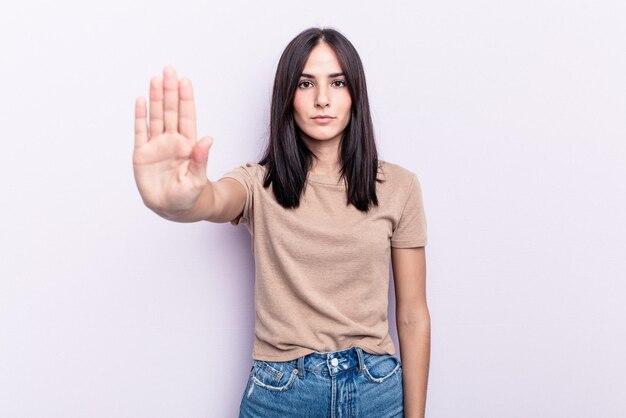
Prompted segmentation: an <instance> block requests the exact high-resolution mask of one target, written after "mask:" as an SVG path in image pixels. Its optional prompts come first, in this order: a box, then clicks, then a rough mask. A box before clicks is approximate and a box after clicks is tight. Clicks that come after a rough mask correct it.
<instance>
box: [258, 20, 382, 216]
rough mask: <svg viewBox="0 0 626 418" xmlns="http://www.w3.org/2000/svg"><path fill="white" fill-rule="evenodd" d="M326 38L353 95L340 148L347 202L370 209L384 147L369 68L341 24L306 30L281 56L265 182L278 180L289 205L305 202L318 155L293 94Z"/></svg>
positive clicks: (277, 189)
mask: <svg viewBox="0 0 626 418" xmlns="http://www.w3.org/2000/svg"><path fill="white" fill-rule="evenodd" d="M321 42H325V43H326V44H328V46H330V47H331V48H332V49H333V51H335V53H336V54H337V58H338V60H339V64H340V65H341V68H342V70H343V73H344V74H345V79H346V85H347V88H348V91H349V93H350V97H351V99H352V108H351V115H350V122H349V123H348V125H347V126H346V129H345V130H344V132H343V136H342V139H341V144H340V151H339V152H340V160H341V164H342V167H341V179H342V180H344V181H345V182H346V185H347V187H346V188H347V199H346V204H352V205H354V206H355V207H356V208H357V209H359V210H361V211H363V212H367V211H368V210H369V207H370V204H374V205H378V198H377V196H376V181H377V173H378V152H377V150H376V144H375V140H374V127H373V125H372V118H371V115H370V108H369V101H368V97H367V86H366V83H365V72H364V70H363V64H362V63H361V58H360V57H359V54H358V53H357V51H356V49H355V48H354V46H353V45H352V43H350V41H349V40H348V39H347V38H346V37H345V36H344V35H342V34H341V33H339V32H338V31H337V30H335V29H330V28H325V29H321V28H310V29H307V30H304V31H303V32H301V33H300V34H298V36H296V37H295V38H294V39H293V40H292V41H291V42H290V43H289V44H288V45H287V47H286V48H285V50H284V51H283V54H282V56H281V57H280V61H279V62H278V68H277V69H276V77H275V78H274V89H273V93H272V106H271V115H270V135H269V141H268V145H267V148H266V150H265V153H264V155H263V157H262V158H261V161H259V164H260V165H263V166H265V168H266V171H265V178H264V182H263V186H264V187H269V185H270V184H272V187H273V191H274V195H275V196H276V200H277V201H278V202H279V203H280V204H281V205H282V206H283V207H284V208H294V207H298V206H299V205H300V195H301V193H302V191H303V188H304V187H305V185H306V177H307V173H308V171H309V169H310V168H311V165H312V162H313V158H315V155H314V154H313V153H312V152H311V151H310V150H309V149H308V147H307V146H306V144H305V143H304V142H303V141H302V139H301V137H300V132H299V128H298V126H297V125H296V122H295V120H294V109H293V100H294V96H295V93H296V88H297V85H298V81H299V79H300V75H301V74H302V70H303V69H304V64H305V63H306V60H307V59H308V57H309V54H310V53H311V51H312V50H313V48H314V47H315V46H316V45H318V44H319V43H321ZM379 181H380V180H379Z"/></svg>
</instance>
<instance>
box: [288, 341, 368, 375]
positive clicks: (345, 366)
mask: <svg viewBox="0 0 626 418" xmlns="http://www.w3.org/2000/svg"><path fill="white" fill-rule="evenodd" d="M363 357H364V355H363V349H362V348H360V347H350V348H348V349H345V350H341V351H317V352H314V353H310V354H307V355H305V356H301V357H299V358H297V359H295V360H291V361H290V364H291V365H293V366H294V367H295V368H297V369H298V372H299V373H298V374H299V376H300V377H301V378H303V377H304V376H305V373H306V372H307V371H310V372H313V373H315V374H318V375H328V376H336V375H338V374H340V373H343V372H346V371H348V370H351V369H354V368H356V369H357V372H358V371H360V370H361V369H362V368H363V364H364V361H363Z"/></svg>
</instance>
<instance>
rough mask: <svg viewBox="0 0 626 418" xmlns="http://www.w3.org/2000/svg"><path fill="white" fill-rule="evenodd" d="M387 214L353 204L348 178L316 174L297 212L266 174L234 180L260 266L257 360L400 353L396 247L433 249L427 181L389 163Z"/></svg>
mask: <svg viewBox="0 0 626 418" xmlns="http://www.w3.org/2000/svg"><path fill="white" fill-rule="evenodd" d="M379 166H380V169H381V170H379V171H380V172H381V173H379V178H380V179H383V180H386V181H385V182H384V183H377V186H376V187H377V189H376V192H377V196H378V202H379V206H372V207H371V208H370V211H369V213H367V214H364V213H363V212H361V211H359V210H358V209H356V208H355V207H354V206H352V205H350V206H347V205H346V186H345V184H344V182H343V180H341V181H340V180H339V177H336V178H331V177H327V176H323V175H319V174H313V173H311V172H309V174H308V177H307V184H306V187H305V191H304V193H303V195H302V196H301V198H300V206H299V207H298V208H296V209H285V208H283V207H282V206H281V205H280V204H279V203H278V202H277V201H276V199H275V197H274V194H273V192H272V186H270V187H269V188H267V189H265V188H263V176H264V175H265V167H264V166H261V165H259V164H257V163H252V162H248V163H246V164H244V165H241V166H238V167H236V168H235V169H233V170H231V171H229V172H227V173H226V174H224V176H223V177H231V178H234V179H235V180H238V181H239V182H240V183H241V184H242V185H243V186H244V188H245V189H246V192H247V196H246V204H245V206H244V209H243V212H242V213H241V214H240V215H239V216H238V217H237V218H235V219H233V220H232V221H230V222H231V224H232V225H239V224H241V223H243V224H245V225H246V227H247V228H248V230H249V231H250V234H251V237H252V249H253V251H254V260H255V267H256V269H255V310H256V318H255V319H256V320H255V338H254V347H253V353H252V357H253V358H254V359H256V360H266V361H288V360H293V359H296V358H298V357H300V356H303V355H306V354H309V353H312V352H314V351H322V352H328V351H341V350H344V349H348V348H350V347H353V346H358V347H360V348H362V349H363V350H364V351H366V352H368V353H372V354H385V353H387V354H395V353H396V350H395V347H394V343H393V340H392V339H391V338H390V336H389V325H388V319H387V311H388V292H389V277H390V276H389V273H390V261H391V247H392V246H393V247H397V248H410V247H422V246H425V245H426V218H425V216H424V208H423V205H422V194H421V188H420V183H419V180H418V178H417V176H416V175H415V174H414V173H413V172H411V171H409V170H407V169H405V168H403V167H401V166H399V165H397V164H392V163H389V162H385V161H382V160H379Z"/></svg>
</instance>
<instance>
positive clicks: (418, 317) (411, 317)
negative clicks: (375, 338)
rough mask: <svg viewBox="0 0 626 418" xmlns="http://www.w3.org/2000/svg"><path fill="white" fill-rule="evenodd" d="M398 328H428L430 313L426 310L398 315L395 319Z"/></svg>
mask: <svg viewBox="0 0 626 418" xmlns="http://www.w3.org/2000/svg"><path fill="white" fill-rule="evenodd" d="M396 325H397V327H398V328H405V329H413V328H423V327H430V313H429V312H428V309H426V310H420V311H414V312H410V313H405V314H398V315H397V319H396Z"/></svg>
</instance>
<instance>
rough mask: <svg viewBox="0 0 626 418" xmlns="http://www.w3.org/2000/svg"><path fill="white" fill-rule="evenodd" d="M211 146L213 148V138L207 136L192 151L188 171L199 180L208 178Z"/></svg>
mask: <svg viewBox="0 0 626 418" xmlns="http://www.w3.org/2000/svg"><path fill="white" fill-rule="evenodd" d="M211 146H213V138H211V137H210V136H205V137H204V138H202V139H201V140H200V141H198V142H197V143H196V145H195V146H194V147H193V149H192V150H191V159H190V160H189V167H188V170H189V174H191V175H192V176H193V177H196V178H198V179H204V178H206V167H207V161H208V159H209V149H210V148H211Z"/></svg>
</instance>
